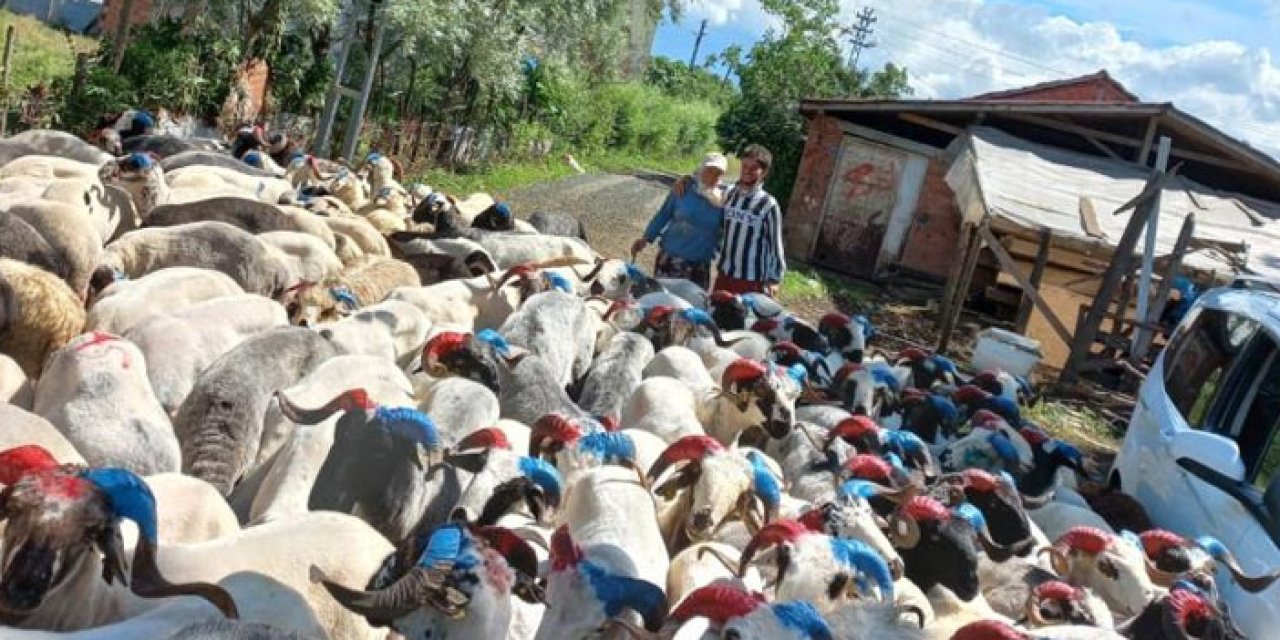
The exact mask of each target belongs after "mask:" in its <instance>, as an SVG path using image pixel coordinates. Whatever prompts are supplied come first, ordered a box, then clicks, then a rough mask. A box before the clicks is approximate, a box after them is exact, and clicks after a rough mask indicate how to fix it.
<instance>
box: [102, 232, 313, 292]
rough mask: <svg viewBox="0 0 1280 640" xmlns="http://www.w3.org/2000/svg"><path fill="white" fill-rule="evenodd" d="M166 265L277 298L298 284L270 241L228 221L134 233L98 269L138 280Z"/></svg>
mask: <svg viewBox="0 0 1280 640" xmlns="http://www.w3.org/2000/svg"><path fill="white" fill-rule="evenodd" d="M166 267H200V268H208V269H213V270H215V271H221V272H223V273H225V274H227V275H229V276H231V278H232V279H233V280H235V281H236V284H238V285H240V286H241V287H243V288H244V291H245V292H247V293H257V294H260V295H265V296H267V297H272V298H274V297H277V296H279V295H280V294H281V293H283V292H284V291H285V290H286V289H288V288H289V287H290V286H291V285H292V284H293V283H294V282H295V280H296V279H295V278H294V276H293V274H292V273H291V272H290V271H289V267H288V265H287V264H286V263H285V261H284V260H282V259H280V258H279V257H277V256H276V255H274V254H273V253H272V252H271V250H270V249H269V247H268V246H267V245H266V244H265V243H263V242H262V241H261V240H259V239H257V238H256V237H254V236H252V235H250V234H249V233H247V232H245V231H243V230H241V229H239V228H236V227H234V226H231V225H229V224H227V223H225V222H194V223H191V224H183V225H178V226H176V227H159V228H150V229H139V230H137V231H131V232H129V233H126V234H124V235H123V236H121V237H120V238H119V239H118V240H116V241H115V242H112V243H111V244H108V245H107V249H106V253H105V255H104V256H103V265H102V266H101V267H99V268H98V270H99V272H102V273H110V272H111V271H114V272H119V273H123V274H124V275H126V276H127V277H130V278H138V277H141V276H143V275H146V274H148V273H151V272H153V271H158V270H160V269H164V268H166ZM104 270H106V271H104ZM95 277H98V276H97V275H95Z"/></svg>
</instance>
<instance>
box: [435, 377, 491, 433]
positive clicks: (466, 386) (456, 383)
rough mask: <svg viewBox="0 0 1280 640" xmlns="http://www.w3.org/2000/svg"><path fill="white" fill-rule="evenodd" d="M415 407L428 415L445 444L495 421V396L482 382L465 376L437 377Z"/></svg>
mask: <svg viewBox="0 0 1280 640" xmlns="http://www.w3.org/2000/svg"><path fill="white" fill-rule="evenodd" d="M419 395H420V400H419V402H418V410H419V411H421V412H423V413H425V414H427V415H429V416H431V419H432V420H433V421H434V422H435V423H436V427H437V429H438V430H439V433H440V439H441V441H442V442H443V443H444V446H446V447H452V446H454V445H455V444H457V442H458V441H459V440H461V439H462V438H463V437H465V436H467V435H468V434H470V433H472V432H474V431H476V430H477V429H480V428H481V427H486V426H489V425H491V424H493V423H495V422H497V421H498V416H499V415H500V413H501V410H500V408H499V406H498V398H497V397H496V396H494V395H493V392H492V391H490V390H489V389H487V388H485V387H484V386H483V385H481V384H479V383H476V382H472V381H470V380H467V379H465V378H457V377H451V378H445V379H443V380H437V381H436V382H435V383H433V384H432V385H431V386H430V387H428V388H427V389H426V390H425V392H423V393H421V394H419Z"/></svg>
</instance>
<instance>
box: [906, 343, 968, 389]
mask: <svg viewBox="0 0 1280 640" xmlns="http://www.w3.org/2000/svg"><path fill="white" fill-rule="evenodd" d="M897 364H898V365H900V366H906V367H908V368H910V369H911V384H910V385H909V386H912V387H915V388H917V389H930V388H932V387H933V386H934V385H936V384H943V385H948V386H954V385H955V384H956V383H957V380H959V375H960V371H959V369H958V368H957V367H956V364H955V362H953V361H952V360H951V359H950V358H947V357H946V356H943V355H939V354H936V353H929V352H926V351H925V350H923V349H919V348H916V347H911V348H908V349H903V350H902V351H900V352H899V353H898V359H897Z"/></svg>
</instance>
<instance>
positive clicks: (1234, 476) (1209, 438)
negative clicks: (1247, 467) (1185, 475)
mask: <svg viewBox="0 0 1280 640" xmlns="http://www.w3.org/2000/svg"><path fill="white" fill-rule="evenodd" d="M1171 448H1172V451H1173V459H1174V460H1181V459H1183V458H1187V459H1190V460H1194V461H1195V462H1198V463H1200V465H1201V466H1203V467H1207V468H1208V469H1212V470H1213V471H1215V472H1217V473H1218V474H1220V475H1222V476H1223V477H1225V478H1227V479H1229V480H1232V481H1235V482H1243V481H1244V460H1242V459H1240V447H1239V446H1238V445H1237V444H1236V442H1235V441H1234V440H1232V439H1230V438H1226V437H1223V436H1220V435H1218V434H1216V433H1208V432H1205V431H1183V432H1181V433H1179V434H1177V435H1175V436H1174V437H1173V443H1172V446H1171Z"/></svg>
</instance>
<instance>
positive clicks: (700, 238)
mask: <svg viewBox="0 0 1280 640" xmlns="http://www.w3.org/2000/svg"><path fill="white" fill-rule="evenodd" d="M723 222H724V209H723V208H722V207H717V206H715V205H713V204H711V202H710V201H709V200H707V199H706V198H705V197H703V196H702V194H700V193H698V190H697V189H696V188H694V186H693V185H690V186H689V188H688V189H685V192H684V195H683V196H677V195H676V192H675V191H674V190H673V191H671V193H668V194H667V200H666V202H663V203H662V208H661V209H659V210H658V215H656V216H654V217H653V220H652V221H650V222H649V227H648V228H646V229H645V231H644V239H645V240H648V241H649V242H651V243H652V242H653V241H654V240H655V239H657V238H658V237H661V238H662V242H661V243H660V244H659V246H661V247H662V251H663V253H666V254H667V255H670V256H674V257H677V258H680V259H682V260H685V261H687V262H711V261H712V260H714V259H715V257H716V249H718V248H719V246H720V229H721V225H722V223H723Z"/></svg>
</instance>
